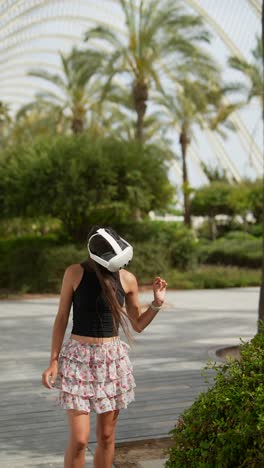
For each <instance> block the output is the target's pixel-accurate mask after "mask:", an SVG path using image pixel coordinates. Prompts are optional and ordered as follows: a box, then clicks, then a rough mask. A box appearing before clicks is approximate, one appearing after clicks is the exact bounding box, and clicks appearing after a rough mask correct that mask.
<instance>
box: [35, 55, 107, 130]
mask: <svg viewBox="0 0 264 468" xmlns="http://www.w3.org/2000/svg"><path fill="white" fill-rule="evenodd" d="M60 58H61V66H62V74H55V75H53V74H51V73H49V72H48V71H46V70H31V71H29V75H31V76H35V77H38V78H42V79H44V80H47V81H48V82H49V83H51V84H53V85H55V86H56V87H57V90H58V91H57V92H56V91H54V92H53V91H46V92H44V93H38V94H37V97H38V98H40V99H41V101H42V102H44V101H46V103H47V102H48V103H49V105H50V106H53V107H54V110H55V109H58V108H61V109H62V110H63V112H67V111H68V112H69V113H70V116H71V117H70V119H71V129H72V132H73V133H80V132H82V131H83V130H84V127H85V119H86V114H87V112H88V110H91V109H92V108H93V106H96V105H97V98H98V92H99V89H100V87H99V84H100V81H99V71H100V70H101V67H102V62H103V59H104V57H103V54H101V53H100V52H97V51H92V50H89V52H88V51H85V52H82V51H79V50H78V51H77V49H75V48H74V49H73V50H72V51H71V53H70V54H69V55H64V54H62V53H60Z"/></svg>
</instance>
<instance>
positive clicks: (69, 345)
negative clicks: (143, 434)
mask: <svg viewBox="0 0 264 468" xmlns="http://www.w3.org/2000/svg"><path fill="white" fill-rule="evenodd" d="M87 247H88V252H89V256H88V259H87V260H86V261H84V262H82V263H80V264H72V265H70V266H69V267H68V268H67V269H66V270H65V273H64V277H63V281H62V287H61V294H60V302H59V309H58V312H57V316H56V319H55V322H54V326H53V332H52V345H51V358H50V366H49V367H48V368H47V369H46V370H45V371H44V372H43V374H42V384H43V385H44V386H45V387H47V388H49V389H51V388H57V389H59V390H60V391H59V396H58V399H57V400H56V403H58V405H59V406H61V407H62V408H65V409H66V410H67V415H68V423H69V443H68V446H67V448H66V450H65V456H64V467H65V468H83V467H84V466H85V449H86V447H87V444H88V440H89V432H90V411H94V412H96V413H97V425H96V436H97V447H96V452H95V458H94V463H95V467H96V468H110V467H112V464H113V460H114V450H115V427H116V423H117V418H118V414H119V411H120V409H121V408H127V406H128V404H129V403H130V402H132V401H133V400H135V396H134V388H135V387H136V383H135V379H134V376H133V367H132V365H131V362H130V358H129V349H130V345H129V344H127V343H126V342H124V341H123V340H121V339H120V337H119V325H121V326H122V328H123V331H124V333H125V335H126V337H127V338H128V341H129V342H130V343H131V342H132V341H133V336H132V334H131V332H130V330H129V326H128V325H129V324H131V325H132V327H133V329H134V330H135V331H136V332H138V333H140V332H142V331H143V330H144V328H146V327H147V325H149V323H150V322H151V321H152V320H153V318H154V317H155V316H156V314H157V312H158V311H159V310H160V309H161V307H162V305H163V302H164V296H165V291H166V286H167V283H166V281H164V280H163V279H161V278H160V277H156V278H155V280H154V282H153V292H154V300H153V301H152V303H151V304H150V305H149V307H148V309H147V310H146V311H145V312H143V313H142V312H141V308H140V305H139V299H138V284H137V280H136V277H135V276H134V275H133V274H132V273H130V272H129V271H127V270H125V269H123V268H122V267H123V266H125V265H127V264H128V263H129V261H130V260H131V259H132V256H133V248H132V246H131V245H130V244H129V243H128V242H127V241H125V240H124V239H122V238H121V237H120V236H119V235H118V234H117V233H116V231H114V230H113V229H112V228H110V227H107V228H100V227H99V226H94V227H93V228H92V229H91V231H90V232H89V234H88V244H87ZM71 305H72V306H73V327H72V330H71V335H70V337H68V339H67V340H66V341H65V342H64V343H63V338H64V334H65V330H66V328H67V324H68V319H69V314H70V310H71ZM124 306H125V307H124ZM62 343H63V345H62Z"/></svg>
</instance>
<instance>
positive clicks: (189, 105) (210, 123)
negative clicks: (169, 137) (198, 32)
mask: <svg viewBox="0 0 264 468" xmlns="http://www.w3.org/2000/svg"><path fill="white" fill-rule="evenodd" d="M232 89H233V87H232V86H227V85H226V86H223V85H220V84H219V83H218V82H217V81H216V75H211V80H210V74H208V80H207V81H206V80H204V81H203V80H202V79H199V78H198V79H190V78H189V77H188V75H187V73H186V74H185V76H183V77H182V78H181V79H179V78H178V86H177V90H176V91H175V93H174V94H170V95H168V94H167V95H165V94H164V95H163V96H162V97H161V98H160V99H159V103H160V104H161V105H163V106H165V108H166V109H167V112H169V123H170V125H172V126H174V127H175V126H176V125H177V126H178V127H179V143H180V146H181V155H182V174H183V197H184V223H185V224H186V225H187V226H189V227H191V211H190V192H191V189H190V186H189V177H188V168H187V150H188V146H189V145H190V143H191V140H192V138H194V126H195V125H198V126H200V128H202V129H203V128H205V127H207V128H209V129H211V130H218V131H220V132H221V133H222V135H224V133H223V130H221V129H220V126H221V125H225V126H228V128H232V127H231V124H230V122H228V117H229V115H230V114H231V113H232V112H233V111H234V110H236V109H237V108H238V107H239V106H241V104H240V103H236V104H224V103H223V96H224V95H225V94H226V93H228V92H230V91H231V90H232Z"/></svg>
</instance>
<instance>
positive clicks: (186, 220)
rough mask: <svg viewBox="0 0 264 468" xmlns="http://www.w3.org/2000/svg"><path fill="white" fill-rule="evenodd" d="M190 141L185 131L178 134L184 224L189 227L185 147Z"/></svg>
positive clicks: (189, 213)
mask: <svg viewBox="0 0 264 468" xmlns="http://www.w3.org/2000/svg"><path fill="white" fill-rule="evenodd" d="M189 142H190V140H189V138H188V135H187V133H186V132H185V131H182V132H181V134H180V145H181V150H182V178H183V199H184V224H185V225H186V226H188V227H191V209H190V208H191V207H190V196H189V180H188V170H187V164H186V156H187V146H188V144H189Z"/></svg>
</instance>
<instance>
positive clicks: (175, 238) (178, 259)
mask: <svg viewBox="0 0 264 468" xmlns="http://www.w3.org/2000/svg"><path fill="white" fill-rule="evenodd" d="M115 227H116V230H117V232H119V233H120V235H122V236H123V237H125V238H126V239H127V240H128V241H129V242H131V243H132V244H133V243H135V242H138V243H140V242H143V243H144V248H143V250H144V249H146V248H147V244H146V243H147V242H149V243H150V246H149V249H150V250H151V252H152V255H154V253H155V261H156V262H158V261H159V260H158V257H159V256H160V255H162V256H163V255H165V257H166V259H167V261H168V262H169V265H170V266H171V267H175V268H180V269H187V268H188V267H190V266H192V265H194V264H195V263H196V258H197V242H196V240H195V238H194V235H193V233H192V231H191V230H190V229H188V228H186V227H185V226H184V225H183V224H182V223H178V222H167V221H151V220H149V221H142V222H138V223H126V224H125V223H124V224H119V225H116V226H115ZM154 244H156V245H155V246H154ZM153 247H154V248H153ZM164 249H167V252H166V254H164V253H163V250H164ZM161 250H162V251H161Z"/></svg>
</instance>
